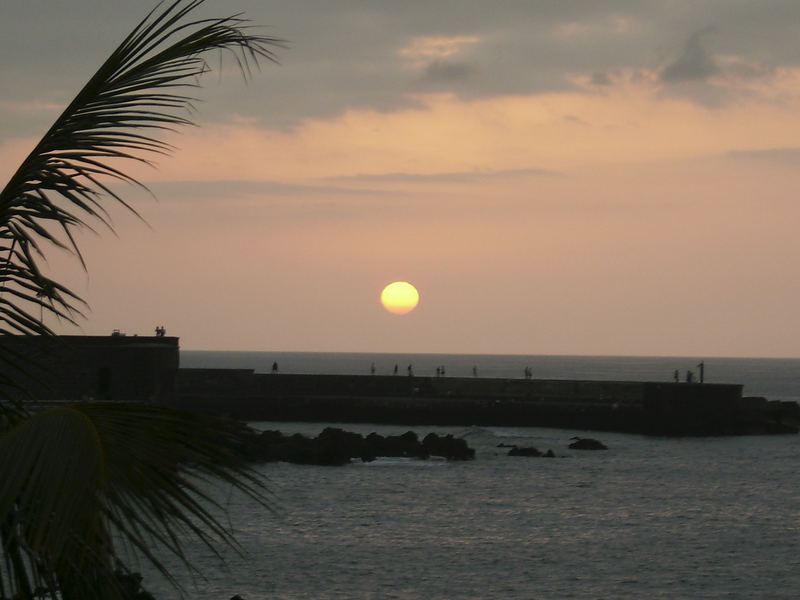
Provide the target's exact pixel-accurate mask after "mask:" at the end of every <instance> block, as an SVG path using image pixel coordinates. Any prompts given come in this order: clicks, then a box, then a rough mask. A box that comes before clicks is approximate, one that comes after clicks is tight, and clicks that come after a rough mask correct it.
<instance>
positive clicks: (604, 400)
mask: <svg viewBox="0 0 800 600" xmlns="http://www.w3.org/2000/svg"><path fill="white" fill-rule="evenodd" d="M174 403H175V405H176V406H179V407H181V408H191V409H193V410H206V411H211V412H216V413H222V414H227V415H230V416H233V417H236V418H241V419H247V420H265V421H317V422H342V423H345V422H368V423H390V424H403V425H463V426H470V425H495V426H537V427H561V428H569V429H595V430H610V431H621V432H633V433H644V434H650V435H733V434H748V433H779V432H784V433H788V432H796V426H797V423H798V417H800V410H799V409H798V407H797V404H795V403H780V402H767V401H766V400H764V399H763V398H743V397H742V386H741V385H738V384H699V383H698V384H685V383H666V382H665V383H661V382H631V381H577V380H556V379H549V380H547V379H490V378H459V377H405V376H364V375H290V374H280V375H278V374H275V375H272V374H269V375H267V374H255V373H253V372H252V371H249V370H209V369H180V370H179V371H178V374H177V378H176V388H175V396H174ZM788 404H791V405H792V406H788Z"/></svg>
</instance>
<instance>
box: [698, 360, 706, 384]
mask: <svg viewBox="0 0 800 600" xmlns="http://www.w3.org/2000/svg"><path fill="white" fill-rule="evenodd" d="M697 368H698V369H700V383H703V382H704V381H705V380H706V374H705V371H706V363H705V362H704V361H702V360H701V361H700V364H699V365H697Z"/></svg>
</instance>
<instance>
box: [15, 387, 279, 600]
mask: <svg viewBox="0 0 800 600" xmlns="http://www.w3.org/2000/svg"><path fill="white" fill-rule="evenodd" d="M242 431H243V426H242V425H241V424H239V423H236V422H233V421H220V420H219V419H215V418H211V417H207V416H202V415H187V414H186V413H183V412H178V411H172V410H168V409H164V408H154V407H147V406H143V405H127V404H117V403H113V404H112V403H105V404H81V405H75V406H71V407H59V408H54V409H50V410H47V411H44V412H42V413H40V414H37V415H35V416H33V417H31V418H29V419H27V420H25V421H23V422H22V423H20V424H18V425H16V426H15V427H13V428H11V429H10V430H9V431H8V432H6V433H5V434H4V435H2V436H0V481H3V486H2V489H0V515H5V519H4V520H3V522H2V523H1V524H0V542H1V543H2V544H3V548H4V551H5V552H4V554H5V555H6V561H7V564H6V567H5V571H6V572H5V573H3V568H2V567H0V582H2V581H3V580H4V579H5V580H6V581H7V583H8V584H9V587H12V588H16V589H22V588H24V587H28V588H30V589H34V588H35V587H49V585H48V581H47V578H46V577H45V576H46V575H47V574H49V573H51V572H52V573H53V574H54V575H55V580H57V581H58V586H59V588H60V591H61V593H62V595H63V597H65V598H66V597H68V596H67V594H69V597H76V598H80V597H92V598H98V597H101V596H100V595H98V594H99V592H98V591H97V590H107V589H111V590H112V592H113V590H114V587H115V584H114V567H116V566H118V565H119V564H121V562H122V558H123V557H121V556H119V555H118V552H117V549H116V547H115V545H114V543H113V542H112V540H114V539H121V540H122V541H123V542H124V543H126V544H127V545H128V547H130V548H132V549H133V550H135V551H137V552H138V553H139V554H140V555H142V556H144V557H146V558H147V559H148V560H149V561H150V562H151V563H152V564H153V565H154V566H155V567H156V568H157V569H159V570H160V571H161V572H162V573H163V574H164V575H165V576H166V577H167V578H170V579H171V578H172V574H171V573H170V571H169V570H168V569H167V568H166V567H165V566H164V564H163V563H162V562H161V561H160V560H159V558H158V550H159V549H161V550H167V551H169V552H171V553H172V554H173V555H175V556H177V557H178V558H179V559H180V560H182V561H183V562H184V563H185V564H186V565H187V566H188V567H190V568H191V562H190V561H189V559H188V558H187V556H186V554H185V552H184V549H183V543H184V541H185V540H186V537H187V534H188V535H191V536H194V537H195V538H199V539H200V540H202V541H203V542H204V543H205V544H206V546H207V547H208V548H209V549H211V550H212V551H213V552H214V553H217V552H218V546H219V545H225V546H228V547H231V546H232V547H234V548H235V547H236V542H235V540H234V539H233V537H232V536H231V534H230V532H229V531H228V530H227V528H226V527H224V526H223V525H222V524H221V523H219V521H218V519H217V517H216V516H215V514H214V510H215V509H219V510H222V507H221V506H220V505H219V504H218V502H217V501H216V500H215V498H214V497H212V495H211V494H210V493H209V490H210V489H212V488H211V487H210V486H205V485H203V481H205V480H206V479H209V478H211V479H213V480H214V481H215V482H217V483H216V486H218V485H219V484H220V483H221V484H223V485H230V486H233V487H236V488H238V489H240V490H242V491H243V492H244V493H246V494H248V495H250V496H251V497H254V498H256V499H258V500H259V501H261V502H262V503H263V504H264V505H265V506H267V507H268V506H269V497H268V494H267V491H266V488H265V487H264V483H263V481H261V480H260V479H259V478H257V477H255V476H254V475H253V474H252V472H251V471H250V470H249V468H248V467H247V465H246V464H245V462H244V459H243V458H242V457H241V456H240V455H239V454H238V453H236V452H235V445H236V440H237V439H238V437H239V436H240V435H241V434H242ZM154 545H155V547H154ZM9 548H11V549H16V551H15V552H9V551H8V549H9ZM12 559H13V560H12ZM45 566H47V568H44V567H45ZM3 575H5V576H3ZM21 584H24V585H21ZM93 590H94V592H92V591H93ZM87 591H88V592H90V593H87ZM80 594H84V595H83V596H81V595H80ZM110 597H113V595H112V596H110Z"/></svg>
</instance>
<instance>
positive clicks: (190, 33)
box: [0, 0, 282, 334]
mask: <svg viewBox="0 0 800 600" xmlns="http://www.w3.org/2000/svg"><path fill="white" fill-rule="evenodd" d="M203 2H204V0H172V1H171V2H170V3H168V4H166V5H164V8H163V9H162V10H161V11H160V12H158V11H157V9H154V10H153V12H151V13H150V14H149V15H148V16H147V17H146V18H145V19H144V20H143V21H142V22H141V23H140V24H139V25H138V26H137V27H136V28H135V29H134V30H133V31H132V32H131V33H130V34H129V35H128V36H127V37H126V38H125V39H124V40H123V41H122V43H121V44H120V45H119V47H118V48H117V49H116V50H114V52H112V53H111V55H110V56H109V57H108V59H107V60H106V61H105V62H104V63H103V64H102V65H101V66H100V68H99V69H98V71H97V72H96V73H95V74H94V76H93V77H92V78H91V79H90V80H89V81H88V82H87V83H86V85H85V86H84V87H83V89H81V91H80V92H79V93H78V95H77V96H76V97H75V99H74V100H73V101H72V102H71V103H70V104H69V105H68V106H67V108H66V109H65V110H64V112H63V113H62V114H61V115H60V116H59V117H58V119H56V121H55V123H54V124H53V126H52V127H51V128H50V129H49V131H48V132H47V133H46V134H45V135H44V137H43V138H42V139H41V140H40V141H39V143H38V144H37V145H36V147H35V148H34V149H33V150H32V151H31V153H30V154H29V155H28V157H27V158H26V159H25V160H24V161H23V162H22V164H21V165H20V167H19V168H18V169H17V171H16V172H15V173H14V174H13V175H12V177H11V179H10V180H9V182H8V184H7V185H6V186H5V187H4V188H3V190H2V191H0V295H2V296H5V295H15V296H16V298H15V299H14V301H13V302H11V303H5V304H2V305H0V331H2V332H7V333H33V334H48V333H50V330H49V328H48V327H47V326H45V324H44V323H43V319H41V318H39V315H37V314H36V312H38V311H42V310H43V311H47V312H48V313H51V314H55V315H56V316H57V317H58V318H60V319H65V320H67V321H68V322H72V321H74V320H75V319H76V318H78V317H80V316H81V314H82V312H81V310H82V308H83V303H82V301H81V299H80V298H79V297H78V296H76V295H75V294H73V293H71V292H69V290H67V289H66V288H64V287H63V286H62V285H59V284H58V283H57V282H55V281H52V280H51V279H49V278H47V277H45V276H43V275H42V273H41V270H40V269H39V266H38V263H37V261H40V260H42V259H44V246H45V245H46V244H50V245H54V246H58V247H62V248H67V249H69V250H70V251H72V252H74V253H75V254H76V256H77V257H78V259H79V260H80V261H81V262H83V257H82V256H81V253H80V250H79V248H78V246H77V244H76V243H75V239H74V237H73V236H74V232H75V230H76V229H78V228H82V227H87V228H91V227H92V223H99V224H102V225H104V226H108V227H111V223H110V217H109V212H108V210H107V207H106V205H105V204H104V201H105V199H106V198H111V199H112V200H113V201H114V202H116V203H119V204H121V205H123V206H125V207H126V208H128V209H129V210H131V211H133V212H134V213H135V212H136V211H135V210H134V209H133V207H131V206H130V205H129V204H127V203H126V202H125V200H123V198H122V197H121V196H120V195H119V194H118V193H117V192H115V191H114V190H113V189H112V188H111V187H110V186H109V183H110V181H113V180H117V181H120V182H124V183H133V184H136V185H141V184H140V182H138V181H137V180H136V179H134V178H133V177H132V176H130V175H128V174H126V172H125V171H124V170H122V167H121V164H122V163H125V162H130V161H133V162H139V163H147V164H149V163H150V161H151V160H152V157H154V156H157V155H160V154H167V153H169V152H170V151H171V150H172V148H171V147H170V145H169V144H167V143H166V142H164V141H163V140H162V139H160V138H159V137H158V136H159V135H161V134H163V133H164V132H165V131H171V130H174V129H176V128H179V127H182V126H186V125H190V124H192V121H191V119H189V118H188V116H187V115H188V112H189V109H190V108H191V107H192V102H193V100H194V97H193V96H192V95H191V93H189V92H190V91H191V89H192V88H195V87H197V86H198V85H199V83H198V78H199V77H200V76H201V75H203V74H204V73H206V72H207V71H208V70H209V66H208V63H207V62H206V59H205V56H206V55H207V54H208V52H210V51H215V50H217V51H220V52H227V53H229V54H231V55H232V56H233V57H234V59H235V61H236V63H237V64H238V66H239V68H240V69H241V72H242V74H243V75H244V76H245V77H247V76H248V75H249V74H250V72H251V69H252V68H253V67H255V66H257V65H258V64H259V60H260V59H266V60H270V61H274V60H275V56H274V54H273V52H272V50H271V48H272V47H275V46H281V45H282V42H281V40H278V39H276V38H271V37H266V36H261V35H255V34H253V33H251V30H250V29H249V23H248V21H247V20H246V19H244V18H243V17H241V16H240V15H233V16H230V17H225V18H211V19H196V20H191V19H190V14H191V13H192V12H193V11H194V10H196V9H197V8H198V7H199V6H200V5H201V4H203ZM160 6H162V5H159V7H160Z"/></svg>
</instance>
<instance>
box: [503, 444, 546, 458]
mask: <svg viewBox="0 0 800 600" xmlns="http://www.w3.org/2000/svg"><path fill="white" fill-rule="evenodd" d="M508 455H509V456H541V455H542V453H541V452H539V450H538V449H537V448H534V447H533V446H529V447H526V448H520V447H519V446H513V447H512V448H511V450H509V451H508Z"/></svg>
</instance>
